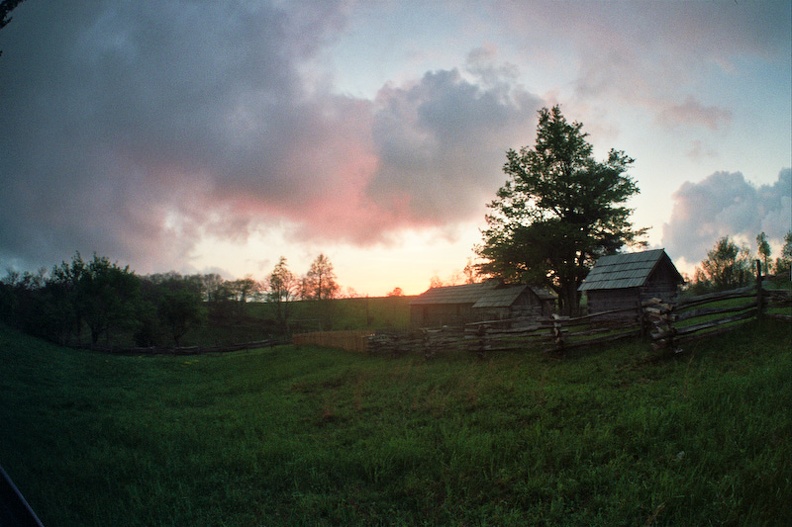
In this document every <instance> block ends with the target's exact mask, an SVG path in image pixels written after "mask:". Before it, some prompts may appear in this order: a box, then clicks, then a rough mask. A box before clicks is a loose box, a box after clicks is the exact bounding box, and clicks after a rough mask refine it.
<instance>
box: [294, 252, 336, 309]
mask: <svg viewBox="0 0 792 527" xmlns="http://www.w3.org/2000/svg"><path fill="white" fill-rule="evenodd" d="M339 289H340V287H339V285H338V282H336V275H335V271H334V270H333V264H332V263H331V262H330V259H329V258H328V257H327V256H325V255H324V254H320V255H319V256H317V257H316V259H315V260H314V261H313V262H312V263H311V268H310V269H309V270H308V273H307V274H306V275H305V278H303V281H302V294H301V296H302V299H303V300H320V301H321V300H329V299H331V298H335V297H336V295H338V291H339Z"/></svg>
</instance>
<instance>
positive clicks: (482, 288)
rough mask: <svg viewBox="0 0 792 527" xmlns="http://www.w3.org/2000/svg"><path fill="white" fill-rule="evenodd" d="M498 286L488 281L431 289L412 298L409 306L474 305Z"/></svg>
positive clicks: (496, 283)
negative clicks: (487, 292)
mask: <svg viewBox="0 0 792 527" xmlns="http://www.w3.org/2000/svg"><path fill="white" fill-rule="evenodd" d="M498 285H500V283H499V282H497V281H494V280H490V281H487V282H481V283H479V284H465V285H452V286H447V287H433V288H431V289H429V290H428V291H425V292H424V293H422V294H420V295H419V296H417V297H416V298H414V299H413V300H412V302H410V304H411V305H429V304H432V305H435V304H475V303H476V302H478V300H479V299H480V298H481V296H482V295H483V294H484V293H485V292H486V291H489V290H491V289H495V288H496V287H498Z"/></svg>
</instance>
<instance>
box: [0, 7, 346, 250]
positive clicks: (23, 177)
mask: <svg viewBox="0 0 792 527" xmlns="http://www.w3.org/2000/svg"><path fill="white" fill-rule="evenodd" d="M341 24H342V17H341V15H340V14H339V13H338V12H336V10H335V6H334V4H333V3H331V2H322V3H321V4H319V5H317V6H312V8H311V9H310V10H303V11H301V10H299V9H295V10H292V11H283V10H278V9H276V8H273V7H271V6H268V5H266V4H258V3H257V4H256V5H255V6H254V7H249V6H248V5H247V4H241V3H233V4H230V3H213V2H207V3H196V2H184V3H180V2H167V3H166V2H149V3H145V2H90V3H89V2H76V3H55V4H52V3H37V2H29V3H25V4H23V5H22V6H20V7H19V8H18V9H17V10H16V11H15V19H14V24H13V25H10V26H9V27H8V28H6V29H5V30H4V32H3V45H4V46H5V47H6V49H7V52H6V54H5V56H4V57H3V58H2V64H0V75H2V87H1V88H0V89H1V90H2V92H1V99H2V111H1V113H0V130H2V132H0V133H1V134H2V135H0V141H1V143H0V144H2V152H3V156H2V158H0V177H1V178H2V180H1V181H2V187H3V192H2V194H1V195H2V197H1V198H0V200H2V204H1V206H0V222H2V228H0V255H2V256H5V257H9V256H17V257H19V258H22V259H30V260H50V261H51V260H52V259H53V258H59V257H62V256H64V255H69V254H70V253H71V252H72V251H74V250H75V249H82V250H98V251H101V252H106V253H109V254H113V255H114V256H118V257H120V258H125V259H135V260H137V261H141V260H142V259H145V256H146V255H147V254H149V253H159V256H160V257H161V258H163V259H164V260H166V261H168V260H171V261H178V260H179V259H180V258H181V257H182V256H183V254H184V252H185V251H188V250H189V248H190V247H191V245H192V243H193V242H194V240H195V236H197V234H198V232H199V231H200V230H201V229H202V228H205V227H207V226H208V227H209V228H214V229H216V230H217V229H220V230H222V229H226V230H232V231H238V230H239V229H240V228H244V227H245V225H246V223H247V222H248V221H249V217H250V215H249V214H248V215H244V217H242V218H238V217H236V218H235V217H234V216H233V215H232V216H231V217H228V216H227V215H222V216H223V218H221V219H218V218H219V216H218V214H217V213H218V212H228V209H236V208H237V206H236V203H234V199H232V198H233V197H234V193H235V192H237V193H242V194H245V195H251V196H256V195H257V194H258V195H259V196H261V197H266V198H265V199H269V200H271V201H272V202H274V203H277V202H278V199H279V198H280V199H283V198H285V197H287V196H293V195H295V194H306V195H308V196H310V195H311V191H312V190H313V191H314V192H316V190H314V189H316V188H317V186H316V185H311V184H310V182H308V181H305V180H304V179H303V180H300V179H299V178H294V177H293V176H292V173H291V171H290V169H289V165H290V163H291V162H292V160H293V158H299V157H301V155H300V154H299V153H297V152H295V149H296V148H299V147H300V146H302V147H305V146H306V145H305V141H308V140H312V139H317V138H315V137H314V135H315V134H316V132H315V131H314V130H316V129H317V122H318V123H319V125H321V124H324V121H326V119H325V117H324V116H323V112H324V110H323V108H322V107H321V106H322V104H323V102H319V103H315V102H314V103H312V102H305V101H304V99H305V97H304V90H303V87H302V84H301V79H300V77H299V75H298V74H297V72H296V65H297V64H298V63H299V61H300V60H303V59H305V58H306V57H310V56H311V55H312V54H313V53H314V52H315V50H316V49H318V47H319V46H320V45H321V43H322V41H323V40H324V39H327V38H330V37H331V36H332V34H333V31H335V30H336V29H337V28H338V27H339V26H340V25H341ZM331 103H332V101H331ZM325 127H327V125H326V124H325ZM319 128H321V126H319ZM300 141H302V143H299V144H298V142H300ZM319 188H320V189H321V186H319ZM247 212H250V211H247ZM168 253H170V254H168ZM141 255H142V256H143V258H141Z"/></svg>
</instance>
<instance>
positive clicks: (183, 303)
mask: <svg viewBox="0 0 792 527" xmlns="http://www.w3.org/2000/svg"><path fill="white" fill-rule="evenodd" d="M195 285H196V284H195V283H194V282H193V283H191V282H190V281H189V280H184V279H180V278H171V279H170V280H168V281H166V282H164V283H162V284H161V285H160V286H159V289H160V293H159V295H158V299H157V314H158V315H159V319H160V320H161V321H162V324H163V325H164V326H165V327H166V328H167V329H168V332H169V335H170V337H171V338H172V339H173V343H174V344H175V345H176V346H180V345H181V339H182V337H184V335H185V334H187V332H188V331H189V330H191V329H193V328H196V327H198V326H200V325H201V324H202V323H203V321H204V319H205V318H206V313H205V309H204V306H203V301H202V300H201V290H200V289H199V288H197V287H195Z"/></svg>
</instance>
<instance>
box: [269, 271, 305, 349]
mask: <svg viewBox="0 0 792 527" xmlns="http://www.w3.org/2000/svg"><path fill="white" fill-rule="evenodd" d="M267 285H268V287H267V301H268V302H271V303H272V304H273V305H274V306H275V317H276V319H277V321H278V326H279V327H280V328H281V332H282V333H284V334H286V333H288V332H289V330H288V328H289V302H291V301H292V300H294V297H295V295H296V293H297V285H298V284H297V277H296V276H294V273H292V272H291V270H289V267H288V265H287V263H286V258H285V257H283V256H281V257H280V260H278V263H277V265H275V268H274V269H273V270H272V273H270V275H269V278H268V279H267Z"/></svg>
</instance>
